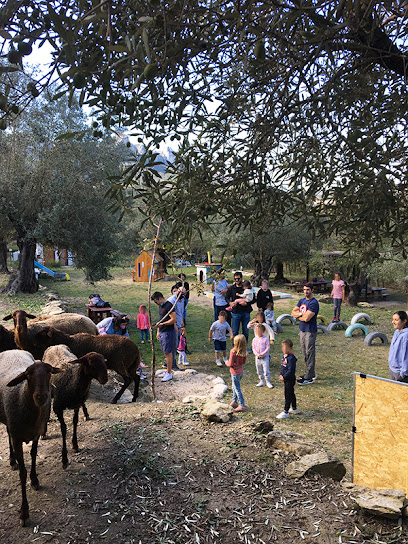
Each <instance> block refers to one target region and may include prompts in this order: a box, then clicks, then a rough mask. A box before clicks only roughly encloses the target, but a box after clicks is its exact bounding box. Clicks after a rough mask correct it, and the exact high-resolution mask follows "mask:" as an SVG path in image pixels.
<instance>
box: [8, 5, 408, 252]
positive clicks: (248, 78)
mask: <svg viewBox="0 0 408 544" xmlns="http://www.w3.org/2000/svg"><path fill="white" fill-rule="evenodd" d="M404 6H405V4H404V3H399V2H391V1H390V2H381V3H377V2H372V1H364V0H359V1H344V0H340V1H338V2H326V1H318V0H316V1H314V2H313V1H308V2H299V1H287V2H279V1H277V2H275V1H274V2H271V1H269V0H268V1H267V2H266V1H258V2H252V1H247V2H243V3H241V2H237V1H232V0H220V1H214V2H206V1H203V0H192V1H190V2H183V1H181V0H174V1H171V2H164V1H158V0H150V2H148V3H146V2H140V1H138V0H127V1H118V0H116V1H115V0H102V2H94V3H91V2H87V1H85V0H75V1H73V0H71V1H69V0H68V1H64V2H63V1H50V2H47V3H43V2H40V1H36V0H34V1H32V2H24V1H18V0H8V2H7V3H6V5H5V6H4V7H3V8H2V10H1V12H0V27H3V28H4V31H3V38H4V42H3V54H8V59H9V61H10V63H12V66H10V67H9V69H14V67H13V66H16V65H18V63H19V62H20V59H21V55H22V54H23V53H24V52H25V51H28V47H27V46H23V45H21V44H22V43H29V44H31V43H33V42H37V43H38V42H40V41H41V40H46V41H48V42H49V43H50V44H51V46H52V48H53V50H54V63H53V65H52V66H51V67H50V70H49V74H47V76H44V78H43V79H47V77H48V76H49V77H51V73H52V72H53V74H54V75H57V74H58V76H59V78H60V79H61V81H62V87H61V92H62V91H63V90H64V89H68V90H69V92H70V93H71V94H72V93H73V92H74V90H75V89H79V90H80V93H81V101H84V102H86V103H88V104H90V105H92V106H95V107H97V108H99V112H100V113H99V116H100V120H101V122H102V123H103V124H104V125H105V126H111V125H113V124H118V123H119V124H122V125H124V126H129V127H131V128H132V130H134V131H135V132H137V133H139V134H140V136H141V138H143V140H144V142H145V143H146V147H147V151H146V153H145V156H143V157H142V160H139V157H138V158H137V160H136V161H135V164H134V165H133V166H132V167H130V168H129V170H128V172H127V175H126V176H125V177H124V178H123V180H122V184H117V185H116V187H115V188H114V190H115V191H116V196H118V198H119V197H120V196H121V194H120V190H121V188H122V187H123V186H125V187H128V186H131V187H132V188H133V190H134V193H133V195H134V196H135V197H137V198H138V201H139V202H141V203H142V204H143V206H145V207H147V209H148V210H149V211H150V213H157V214H159V215H161V216H162V217H164V218H166V219H169V220H170V219H173V220H174V222H175V224H178V225H182V226H186V225H187V226H191V225H192V224H194V223H195V222H197V221H200V220H202V219H203V218H207V217H211V216H212V215H214V214H215V212H221V213H222V214H223V217H224V218H225V220H226V221H234V220H235V221H237V222H239V221H240V222H243V221H244V222H245V220H247V219H248V218H249V217H251V218H252V219H254V218H259V220H262V217H263V214H264V210H265V208H266V207H267V208H268V209H269V210H272V213H274V214H275V216H276V217H283V215H284V214H285V213H286V212H287V211H288V209H290V212H291V213H292V214H293V215H294V216H295V217H297V218H299V219H302V218H303V219H304V224H305V228H306V225H311V227H312V228H316V229H320V230H322V229H324V230H327V229H329V230H333V231H336V232H338V233H340V234H341V235H342V236H344V237H345V239H346V240H345V241H346V242H348V243H356V240H358V243H359V244H361V245H362V246H365V247H366V251H367V252H372V250H373V248H374V247H375V246H376V245H377V244H378V243H380V242H381V239H382V238H383V236H384V235H385V234H387V236H389V238H390V239H391V241H392V243H393V244H394V245H396V246H398V247H400V248H401V249H402V248H403V246H404V244H405V223H406V219H407V206H406V189H405V183H406V169H405V161H406V154H407V149H406V143H405V142H406V136H407V127H406V120H405V118H406V114H407V92H406V87H405V74H406V65H407V57H406V54H405V51H406V42H407V28H408V26H407V21H408V19H407V18H406V9H405V7H404ZM14 49H15V50H16V51H14ZM23 58H24V57H23ZM22 62H24V60H23V61H22ZM2 77H5V78H7V73H3V76H2ZM40 88H41V82H40V83H37V85H36V87H35V88H34V87H33V85H31V86H30V87H28V88H27V89H26V90H25V93H23V94H20V95H18V93H17V95H16V96H15V97H13V96H12V95H13V90H12V89H10V98H13V100H14V102H16V103H17V104H24V101H25V100H26V99H27V96H30V95H33V94H34V95H35V94H36V93H37V92H38V90H39V89H40ZM13 100H9V104H10V106H8V105H7V104H6V106H5V109H6V114H5V118H6V117H7V116H10V115H13V112H12V109H11V106H12V105H13V104H14V102H13ZM169 137H170V138H175V139H179V141H180V149H179V152H178V153H177V155H176V160H175V163H174V165H173V166H172V167H171V168H170V173H173V174H174V175H173V176H172V177H170V178H168V177H166V178H165V179H163V178H158V177H157V176H156V175H155V172H154V170H153V169H152V168H151V167H152V165H153V164H154V161H155V158H156V155H155V152H154V146H155V145H158V144H160V142H162V141H163V140H164V139H166V138H169ZM135 180H136V181H135ZM175 210H177V211H176V213H175Z"/></svg>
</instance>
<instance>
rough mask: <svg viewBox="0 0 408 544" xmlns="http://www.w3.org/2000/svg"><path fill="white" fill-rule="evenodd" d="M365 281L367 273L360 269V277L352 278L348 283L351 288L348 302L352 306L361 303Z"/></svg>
mask: <svg viewBox="0 0 408 544" xmlns="http://www.w3.org/2000/svg"><path fill="white" fill-rule="evenodd" d="M354 270H355V268H354ZM364 281H365V273H364V272H363V271H362V270H360V274H359V276H358V279H356V280H354V281H353V280H352V281H350V282H349V284H348V285H349V288H350V292H349V294H348V296H347V302H348V303H349V304H350V306H357V304H358V303H359V301H360V297H361V289H362V287H363V284H364ZM366 289H367V284H366ZM366 294H367V291H366Z"/></svg>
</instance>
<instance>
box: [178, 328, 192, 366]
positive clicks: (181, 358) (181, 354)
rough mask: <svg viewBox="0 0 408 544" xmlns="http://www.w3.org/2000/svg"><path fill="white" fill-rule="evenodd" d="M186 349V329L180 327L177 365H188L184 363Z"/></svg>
mask: <svg viewBox="0 0 408 544" xmlns="http://www.w3.org/2000/svg"><path fill="white" fill-rule="evenodd" d="M186 349H187V339H186V329H185V328H184V327H181V329H180V342H179V345H178V348H177V353H178V356H179V357H178V364H179V365H189V364H190V363H187V361H186Z"/></svg>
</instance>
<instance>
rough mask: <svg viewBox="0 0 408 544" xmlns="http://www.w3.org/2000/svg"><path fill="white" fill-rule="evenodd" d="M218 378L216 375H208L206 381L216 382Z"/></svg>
mask: <svg viewBox="0 0 408 544" xmlns="http://www.w3.org/2000/svg"><path fill="white" fill-rule="evenodd" d="M215 378H216V376H214V374H208V375H207V376H206V377H205V379H206V380H208V381H210V380H214V379H215Z"/></svg>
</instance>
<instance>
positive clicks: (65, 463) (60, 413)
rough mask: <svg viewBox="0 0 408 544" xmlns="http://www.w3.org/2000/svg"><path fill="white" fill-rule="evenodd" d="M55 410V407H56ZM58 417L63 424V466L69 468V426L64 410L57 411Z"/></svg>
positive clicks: (61, 424)
mask: <svg viewBox="0 0 408 544" xmlns="http://www.w3.org/2000/svg"><path fill="white" fill-rule="evenodd" d="M54 411H55V409H54ZM55 413H56V414H57V417H58V421H59V422H60V426H61V434H62V468H64V469H65V468H67V466H68V452H67V426H66V424H65V421H64V410H59V411H58V412H57V411H56V412H55Z"/></svg>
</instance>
